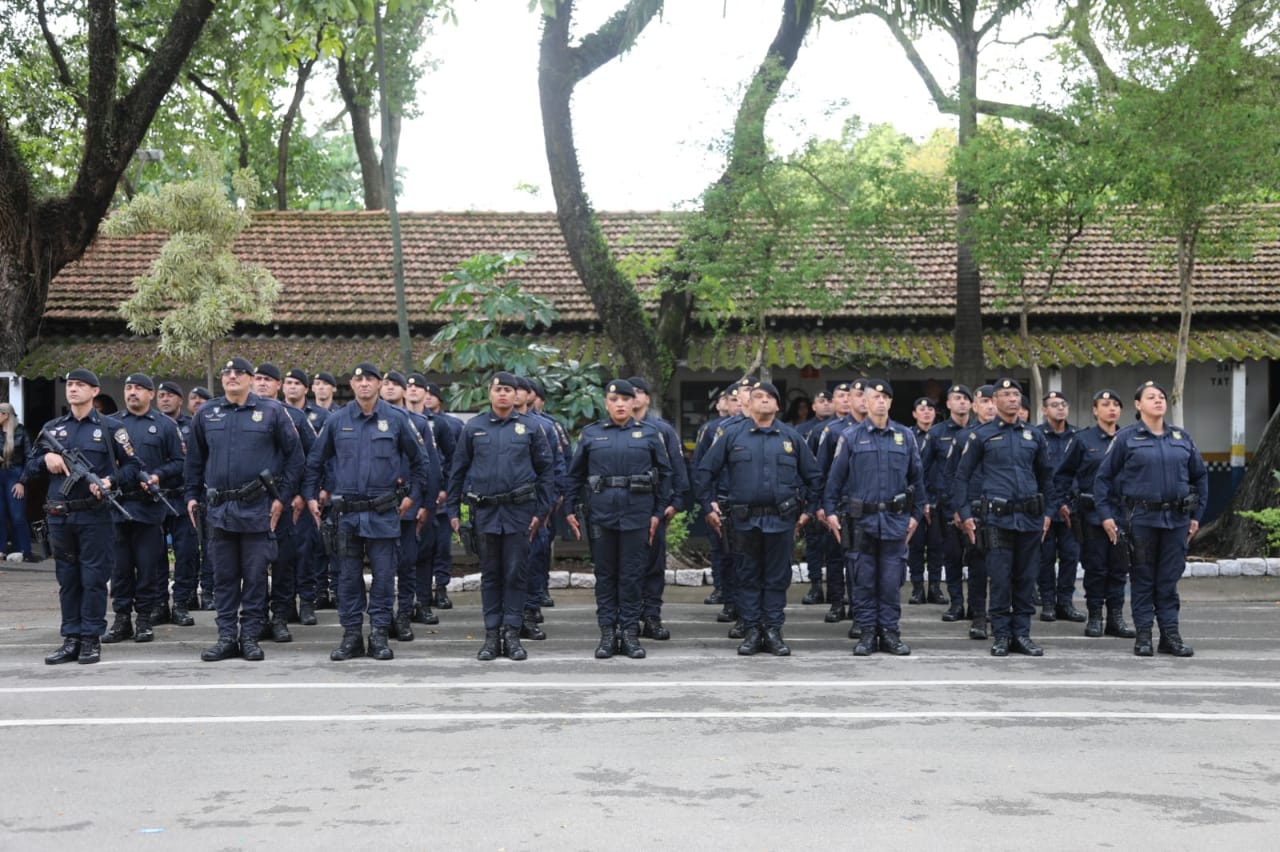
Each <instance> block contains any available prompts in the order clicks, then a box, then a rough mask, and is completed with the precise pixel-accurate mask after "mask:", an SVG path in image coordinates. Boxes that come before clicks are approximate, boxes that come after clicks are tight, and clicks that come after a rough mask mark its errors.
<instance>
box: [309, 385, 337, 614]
mask: <svg viewBox="0 0 1280 852" xmlns="http://www.w3.org/2000/svg"><path fill="white" fill-rule="evenodd" d="M337 390H338V380H337V379H336V378H334V375H333V373H330V372H327V371H325V370H320V371H319V372H317V373H316V374H315V378H313V379H312V380H311V393H312V395H314V396H315V398H316V403H315V404H316V408H318V409H320V410H321V411H324V412H326V413H327V412H331V411H333V409H334V408H336V407H338V405H337V403H336V402H335V401H334V398H333V397H334V393H335V392H336V391H337ZM323 425H324V424H318V425H317V426H316V431H317V432H319V431H320V428H321V426H323ZM311 563H312V568H311V574H312V576H314V577H315V582H316V609H336V608H337V606H338V604H337V599H338V594H337V590H338V570H337V568H336V565H337V563H336V562H332V563H331V562H330V560H329V554H327V553H325V551H324V548H323V547H320V546H318V545H316V546H313V548H312V557H311Z"/></svg>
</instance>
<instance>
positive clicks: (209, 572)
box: [179, 385, 217, 612]
mask: <svg viewBox="0 0 1280 852" xmlns="http://www.w3.org/2000/svg"><path fill="white" fill-rule="evenodd" d="M211 399H213V392H212V391H210V390H209V389H208V388H203V387H200V386H199V385H196V386H195V387H193V388H192V389H191V393H189V394H187V414H188V415H190V417H191V423H194V422H195V418H196V414H197V413H198V412H199V411H200V407H201V406H203V405H204V404H205V403H206V402H208V401H209V400H211ZM191 423H188V424H187V427H188V428H187V430H186V431H185V432H183V433H182V440H183V442H184V443H185V444H186V445H187V446H188V447H189V446H191V428H190V427H191ZM185 476H186V469H185V467H184V468H183V477H184V482H183V491H182V494H181V495H180V496H179V499H180V500H186V482H185ZM196 519H197V521H198V522H199V532H198V533H197V535H198V536H199V538H200V542H201V544H200V567H199V569H198V571H199V574H200V609H201V610H203V611H205V612H213V611H214V610H216V609H217V606H216V605H215V603H214V597H213V563H212V562H211V561H209V513H208V512H207V511H206V507H205V505H204V495H203V494H202V495H200V501H199V503H198V504H197V505H196ZM196 529H197V528H196V527H195V526H193V527H192V530H193V531H195V530H196Z"/></svg>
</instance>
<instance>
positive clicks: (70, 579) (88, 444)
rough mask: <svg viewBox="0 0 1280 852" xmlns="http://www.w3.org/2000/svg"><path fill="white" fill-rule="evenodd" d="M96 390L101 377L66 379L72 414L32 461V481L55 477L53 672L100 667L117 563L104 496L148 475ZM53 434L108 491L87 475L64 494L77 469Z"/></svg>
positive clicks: (51, 512)
mask: <svg viewBox="0 0 1280 852" xmlns="http://www.w3.org/2000/svg"><path fill="white" fill-rule="evenodd" d="M98 388H99V382H98V377H97V376H95V375H94V374H93V373H92V372H90V371H89V370H85V369H77V370H72V371H71V372H69V373H67V376H66V388H65V393H66V399H67V407H68V408H69V409H70V411H69V412H68V413H67V414H64V415H62V416H61V417H56V418H54V419H53V420H50V421H49V422H48V423H46V424H45V425H44V428H43V429H42V430H41V432H40V435H39V436H38V437H37V439H36V442H35V445H34V448H33V450H32V454H31V458H30V459H28V461H27V470H26V477H27V479H28V480H29V479H31V478H32V477H34V476H41V475H43V474H46V473H47V474H48V475H49V495H50V496H49V500H48V501H47V502H46V503H45V513H46V515H47V516H48V517H47V523H48V525H49V545H50V549H51V550H52V551H53V558H54V568H55V571H56V572H57V577H58V603H59V606H60V609H61V611H62V626H61V634H62V647H60V648H59V649H58V650H57V651H54V652H53V653H52V654H50V655H49V656H47V657H45V658H44V661H45V662H46V663H48V664H49V665H51V666H52V665H58V664H59V663H69V662H71V661H73V660H78V661H79V662H80V663H82V664H88V663H96V662H98V661H99V660H100V659H101V657H102V645H101V641H100V639H99V637H100V636H101V635H102V633H103V631H105V630H106V629H107V619H106V613H107V579H108V578H109V577H110V576H111V571H112V567H113V565H114V563H115V548H114V547H113V543H114V538H115V533H114V530H113V528H112V523H111V520H112V513H111V512H110V511H107V510H108V509H109V508H111V507H110V502H109V501H107V500H104V499H103V496H104V493H107V492H110V493H112V494H114V493H115V492H113V491H112V489H114V488H115V487H116V485H117V483H124V482H137V481H139V479H140V477H141V474H142V465H141V464H140V463H139V462H138V460H137V458H136V457H135V455H134V452H133V444H132V443H131V442H130V440H129V433H128V432H126V431H125V429H124V427H122V426H120V424H119V423H117V422H116V421H115V420H113V419H111V418H110V417H106V416H104V415H102V414H99V413H98V412H97V411H96V410H95V409H94V407H93V400H94V397H96V396H97V395H98ZM50 435H51V436H53V439H54V440H56V441H57V442H58V443H59V444H61V445H62V446H63V447H64V448H65V449H67V450H79V451H80V452H81V453H83V455H84V458H85V461H86V462H88V465H89V467H90V469H91V470H92V472H93V473H94V475H96V476H98V477H100V479H101V482H102V485H103V486H105V488H106V492H104V491H103V490H102V489H101V488H100V487H99V486H98V485H97V484H95V483H91V482H90V481H89V477H87V476H84V477H81V478H80V480H79V481H78V482H76V483H75V485H73V486H72V487H71V488H70V490H69V491H68V492H67V493H65V494H64V493H63V492H62V488H63V486H64V485H65V484H66V482H67V479H68V477H70V476H71V475H72V471H71V467H70V466H69V465H68V464H67V462H66V460H65V459H64V458H63V457H62V455H61V454H60V453H58V452H55V451H54V449H53V443H52V441H51V440H50V439H49V436H50Z"/></svg>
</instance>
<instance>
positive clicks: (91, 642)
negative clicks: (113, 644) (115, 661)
mask: <svg viewBox="0 0 1280 852" xmlns="http://www.w3.org/2000/svg"><path fill="white" fill-rule="evenodd" d="M101 659H102V640H101V639H99V638H98V637H97V636H81V637H80V656H79V657H78V658H77V659H76V662H77V663H79V664H80V665H82V666H91V665H93V664H94V663H96V662H98V661H99V660H101Z"/></svg>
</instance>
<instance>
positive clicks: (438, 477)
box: [392, 406, 444, 520]
mask: <svg viewBox="0 0 1280 852" xmlns="http://www.w3.org/2000/svg"><path fill="white" fill-rule="evenodd" d="M392 408H393V409H395V410H396V411H400V412H403V413H404V416H405V417H408V418H409V422H410V423H412V424H413V428H414V429H415V430H416V431H417V433H418V437H420V438H421V439H422V442H421V443H422V451H423V453H424V454H425V455H426V462H427V480H426V484H425V485H424V486H423V492H422V501H421V502H419V501H418V499H417V498H416V497H415V498H414V501H413V505H412V506H410V507H409V511H408V513H406V514H405V515H404V516H403V518H402V519H403V520H412V519H414V518H416V517H417V515H418V509H419V508H421V507H425V508H426V510H427V512H428V513H429V514H434V513H435V510H436V498H437V497H438V496H440V491H441V489H443V488H444V468H443V467H441V462H440V450H439V448H438V447H437V446H436V436H435V433H434V432H433V431H432V429H431V418H429V417H428V416H427V415H425V414H418V413H417V412H416V411H410V410H409V409H407V408H397V407H396V406H392ZM400 476H401V478H402V479H403V480H404V481H405V482H409V481H411V479H412V477H413V470H412V469H411V468H410V465H409V459H408V457H405V458H404V459H403V461H402V464H401V468H400Z"/></svg>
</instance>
